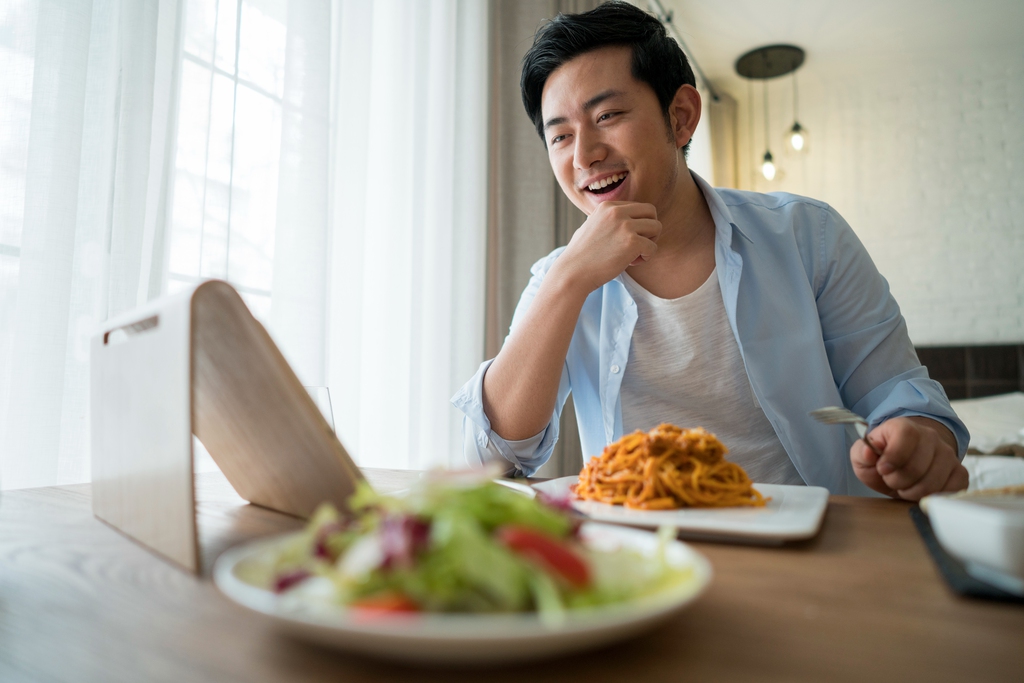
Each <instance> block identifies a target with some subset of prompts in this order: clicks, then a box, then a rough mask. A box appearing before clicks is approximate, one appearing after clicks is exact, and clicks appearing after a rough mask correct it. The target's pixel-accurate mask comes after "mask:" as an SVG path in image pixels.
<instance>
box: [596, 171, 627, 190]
mask: <svg viewBox="0 0 1024 683" xmlns="http://www.w3.org/2000/svg"><path fill="white" fill-rule="evenodd" d="M627 175H629V173H627V172H626V171H622V172H620V173H613V174H612V175H610V176H607V177H605V178H601V179H600V180H595V181H594V182H592V183H590V184H589V185H587V187H586V188H585V189H586V191H587V192H590V193H592V194H608V193H609V192H611V191H613V190H614V189H615V188H617V187H618V186H619V185H621V184H622V183H623V181H625V179H626V176H627Z"/></svg>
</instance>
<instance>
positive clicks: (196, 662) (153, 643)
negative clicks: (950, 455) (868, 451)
mask: <svg viewBox="0 0 1024 683" xmlns="http://www.w3.org/2000/svg"><path fill="white" fill-rule="evenodd" d="M366 475H367V478H368V479H370V481H371V483H373V484H374V486H375V487H376V488H377V489H378V490H381V491H391V490H396V489H399V488H405V487H406V486H408V484H409V483H410V482H411V481H413V480H414V479H415V478H416V477H417V476H419V475H418V474H417V473H415V472H403V471H394V470H368V471H366ZM196 480H197V509H198V519H199V532H200V544H201V548H202V554H203V558H204V563H205V565H206V566H207V567H208V566H209V565H210V563H211V561H212V560H213V559H215V558H216V556H217V555H218V554H219V553H220V552H222V551H223V550H224V549H226V548H227V547H229V546H231V545H234V544H236V543H239V542H242V541H245V540H249V539H252V538H256V537H259V536H264V535H268V534H273V533H277V532H283V531H289V530H292V529H295V528H298V527H299V526H300V525H301V522H299V521H298V520H296V519H294V518H291V517H287V516H285V515H281V514H278V513H275V512H272V511H270V510H266V509H263V508H260V507H257V506H253V505H248V504H246V503H245V501H243V500H242V499H241V498H239V497H238V496H237V495H236V494H235V493H234V491H233V490H232V489H231V487H230V485H228V483H227V481H226V480H225V479H224V478H223V476H222V475H220V473H206V474H200V475H197V477H196ZM908 507H909V505H908V504H906V503H900V502H896V501H889V500H877V499H864V498H852V497H844V496H833V497H832V498H831V499H830V501H829V508H828V512H827V514H826V516H825V522H824V526H823V528H822V530H821V533H820V534H819V535H818V536H817V537H816V538H814V539H812V540H809V541H804V542H800V543H795V544H790V545H785V546H781V547H767V548H766V547H754V546H739V545H724V544H714V543H693V545H694V546H695V547H696V548H697V549H698V550H699V551H700V552H702V553H704V554H705V555H706V556H707V557H708V558H709V559H710V560H711V563H712V565H713V567H714V572H715V575H714V579H713V581H712V584H711V586H710V588H709V589H708V591H707V593H705V594H704V595H703V596H702V597H701V598H700V599H699V600H698V601H697V602H696V603H694V604H693V605H691V606H690V607H689V608H688V609H686V610H684V611H682V612H680V613H679V614H677V615H675V616H674V617H673V618H672V619H671V620H669V621H668V622H666V623H664V624H663V625H661V626H660V627H658V628H657V629H656V630H654V631H652V632H649V633H648V634H646V635H643V636H640V637H638V638H635V639H633V640H630V641H626V642H622V643H618V644H616V645H613V646H610V647H607V648H604V649H601V650H596V651H593V652H590V653H584V654H579V655H574V656H570V657H563V658H560V659H553V660H549V661H545V662H541V663H534V664H528V665H517V666H502V667H500V668H499V667H495V668H490V669H484V670H481V669H443V668H442V669H438V668H416V667H409V666H402V665H396V664H389V663H385V662H379V661H375V660H371V659H366V658H363V657H359V656H354V655H349V654H345V653H341V652H337V651H334V650H329V649H325V648H321V647H318V646H314V645H308V644H305V643H303V642H300V641H297V640H293V639H292V638H290V637H286V636H283V635H281V634H280V633H279V632H277V631H276V630H275V629H274V627H273V625H272V623H271V622H270V620H269V619H267V618H265V617H262V616H260V615H255V614H252V613H250V612H248V611H246V610H245V609H243V608H241V607H239V606H237V605H235V604H234V603H232V602H229V601H228V600H227V598H225V597H223V596H222V595H221V594H220V593H219V592H218V591H217V590H216V588H215V587H214V585H213V584H212V582H211V581H210V580H209V572H208V571H207V572H206V574H205V575H204V576H194V575H191V574H188V573H186V572H184V571H182V570H180V569H178V568H176V567H174V566H172V565H171V564H169V563H167V562H165V561H164V560H162V559H160V558H158V557H157V556H155V555H153V554H152V553H150V552H149V551H147V550H146V549H144V548H142V547H141V546H139V545H137V544H136V543H134V542H132V541H131V540H129V539H128V538H126V537H125V536H123V535H121V534H120V533H118V532H117V531H114V530H113V529H112V528H110V527H108V526H106V525H105V524H103V523H102V522H100V521H99V520H97V519H96V518H95V517H93V515H92V511H91V505H90V487H89V485H88V484H81V485H74V486H56V487H49V488H40V489H27V490H20V491H9V492H5V493H3V494H2V496H0V681H22V680H25V681H62V682H63V681H75V682H76V683H77V682H82V681H103V682H104V683H106V682H110V681H204V680H216V681H246V682H253V681H391V680H394V681H409V680H431V681H434V680H436V681H442V680H443V681H476V680H481V679H484V678H486V679H487V680H488V681H494V682H500V681H516V682H517V683H521V682H522V680H523V679H524V678H525V677H529V679H530V683H539V682H541V681H549V680H550V681H555V680H567V679H571V680H580V681H587V682H588V683H589V682H593V681H622V680H631V679H635V680H637V681H642V683H648V682H650V681H669V680H671V681H689V680H693V681H714V680H722V681H736V682H741V681H762V682H763V681H823V680H829V681H844V680H849V681H866V680H872V681H885V680H901V679H902V680H927V681H945V680H949V681H967V680H970V681H1011V680H1015V681H1019V680H1022V676H1024V674H1022V671H1024V609H1022V608H1021V607H1020V606H1017V605H1011V604H1000V603H991V602H984V601H976V600H970V599H965V598H961V597H958V596H956V595H954V594H953V593H951V592H950V591H949V590H948V589H947V587H946V586H945V584H944V583H943V581H942V578H941V576H940V575H939V574H938V571H937V570H936V568H935V566H934V565H933V563H932V562H931V559H930V557H929V556H928V554H927V551H926V550H925V548H924V544H923V543H922V542H921V539H920V538H919V537H918V535H917V533H916V531H915V530H914V527H913V525H912V523H911V520H910V516H909V514H908V512H907V510H908Z"/></svg>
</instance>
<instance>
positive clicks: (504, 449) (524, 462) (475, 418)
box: [452, 359, 561, 477]
mask: <svg viewBox="0 0 1024 683" xmlns="http://www.w3.org/2000/svg"><path fill="white" fill-rule="evenodd" d="M493 362H494V360H493V359H491V360H487V361H484V362H483V363H482V364H481V365H480V369H478V370H477V371H476V374H475V375H473V377H472V378H471V379H470V380H469V381H468V382H466V384H465V385H464V386H463V387H462V388H461V389H459V391H458V392H457V393H456V394H455V396H453V397H452V405H454V406H455V407H456V408H458V409H459V410H461V411H462V412H463V418H462V438H463V449H464V451H465V454H466V462H467V463H469V464H470V465H484V464H486V463H492V462H498V463H502V464H503V465H504V467H505V470H506V471H507V472H509V473H515V474H521V475H522V476H526V477H529V476H531V475H532V474H534V473H535V472H536V471H537V470H538V469H539V468H540V466H541V465H543V464H544V463H545V462H547V460H548V458H550V457H551V452H552V451H553V450H554V447H555V441H556V440H557V439H558V419H557V413H558V412H559V411H558V407H560V406H561V403H559V406H556V415H555V416H552V420H551V422H549V423H548V425H547V426H546V427H545V428H544V430H543V431H541V432H540V433H539V434H536V435H534V436H531V437H530V438H528V439H523V440H521V441H510V440H506V439H503V438H501V437H500V436H499V435H498V434H497V433H495V432H494V430H492V429H491V421H490V419H488V417H487V414H486V413H485V412H484V402H483V387H484V375H485V374H486V373H487V369H488V368H489V367H490V366H491V363H493Z"/></svg>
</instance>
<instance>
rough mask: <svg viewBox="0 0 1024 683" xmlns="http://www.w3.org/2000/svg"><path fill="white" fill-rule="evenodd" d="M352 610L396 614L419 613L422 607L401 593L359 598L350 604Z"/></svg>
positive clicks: (378, 594)
mask: <svg viewBox="0 0 1024 683" xmlns="http://www.w3.org/2000/svg"><path fill="white" fill-rule="evenodd" d="M349 607H351V608H352V609H357V610H360V611H362V612H365V613H370V614H394V613H399V612H419V611H420V607H419V605H417V604H416V603H415V602H413V601H412V600H410V599H409V598H407V597H405V596H404V595H402V594H401V593H377V594H376V595H368V596H366V597H365V598H359V599H358V600H355V601H353V602H352V603H350V604H349Z"/></svg>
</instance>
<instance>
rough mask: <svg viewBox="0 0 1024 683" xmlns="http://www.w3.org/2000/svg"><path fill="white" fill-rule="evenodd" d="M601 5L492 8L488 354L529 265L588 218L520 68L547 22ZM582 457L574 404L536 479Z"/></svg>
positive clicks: (501, 2)
mask: <svg viewBox="0 0 1024 683" xmlns="http://www.w3.org/2000/svg"><path fill="white" fill-rule="evenodd" d="M599 4H601V2H600V1H599V0H561V1H559V0H523V1H518V0H495V2H494V4H493V6H492V12H491V20H492V27H491V28H492V36H493V41H492V47H491V49H492V51H493V52H492V54H491V68H492V74H491V83H492V107H491V112H492V114H491V135H490V137H491V140H490V146H491V168H490V183H491V185H490V202H489V204H490V216H489V220H488V239H487V331H486V355H487V357H488V358H493V357H494V356H495V355H496V354H497V353H498V351H499V350H500V349H501V344H502V342H503V341H504V339H505V335H506V334H508V328H509V324H510V323H511V322H512V313H513V312H514V311H515V307H516V303H517V302H518V301H519V295H520V294H521V293H522V291H523V289H524V288H525V287H526V283H527V282H528V281H529V279H530V266H532V265H533V263H534V262H535V261H536V260H537V259H539V258H541V257H542V256H544V255H546V254H547V253H549V252H550V251H551V250H552V249H554V248H556V247H559V246H562V245H565V244H568V242H569V238H570V237H572V234H573V232H574V231H575V230H576V228H578V227H579V226H580V225H581V224H582V223H583V221H584V220H585V219H586V216H585V215H584V214H583V213H582V212H581V211H580V210H579V209H577V208H576V207H575V206H573V205H572V203H571V202H569V200H568V198H566V196H565V195H564V194H563V193H562V190H561V189H560V188H559V187H558V183H557V182H556V180H555V177H554V175H553V174H552V172H551V167H550V165H549V164H548V157H547V152H546V151H545V149H544V144H543V142H542V141H541V140H540V138H539V137H538V136H537V131H536V130H535V129H534V127H533V123H532V122H531V121H530V119H529V118H528V117H527V116H526V112H525V111H524V110H523V104H522V98H521V97H520V94H519V74H520V63H521V61H522V58H523V55H524V54H525V53H526V50H527V49H529V47H530V46H531V45H532V44H533V35H534V33H535V32H536V31H537V29H538V28H539V27H540V26H541V25H542V24H543V22H544V21H546V20H549V19H551V18H552V17H554V16H555V15H556V14H558V13H559V12H565V13H575V12H584V11H586V10H589V9H592V8H594V7H596V6H598V5H599ZM582 463H583V454H582V452H581V449H580V440H579V433H578V431H577V429H576V414H575V413H574V412H573V408H572V399H571V398H570V399H569V402H568V403H567V404H566V408H565V411H564V412H563V413H562V423H561V436H560V438H559V440H558V445H557V446H555V452H554V454H553V455H552V456H551V460H550V461H549V462H548V464H547V465H545V466H544V467H543V468H541V470H540V471H539V472H538V476H545V477H558V476H563V475H568V474H575V473H576V472H578V471H579V469H580V467H582Z"/></svg>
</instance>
